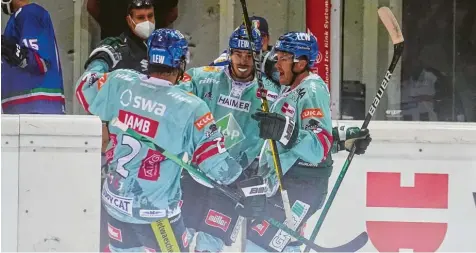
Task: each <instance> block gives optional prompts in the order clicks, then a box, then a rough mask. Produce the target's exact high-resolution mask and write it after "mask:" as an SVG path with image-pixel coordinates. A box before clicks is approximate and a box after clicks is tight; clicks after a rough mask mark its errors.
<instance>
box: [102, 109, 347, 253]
mask: <svg viewBox="0 0 476 253" xmlns="http://www.w3.org/2000/svg"><path fill="white" fill-rule="evenodd" d="M110 125H112V126H115V127H117V128H119V129H121V130H122V131H124V132H125V133H127V134H129V135H130V136H132V137H133V138H135V139H137V140H140V141H141V142H142V143H144V144H145V145H147V146H148V147H149V148H151V149H154V150H157V151H159V152H160V153H162V155H164V156H165V157H167V158H168V159H170V160H171V161H173V162H175V163H176V164H178V165H180V166H181V167H182V168H184V169H185V170H187V171H188V173H190V174H191V175H192V176H195V177H197V178H199V179H201V180H202V181H204V182H205V183H208V184H210V185H212V186H213V187H214V188H216V189H217V190H219V191H221V192H222V193H223V194H225V196H227V197H229V198H230V199H231V200H233V201H234V202H236V203H238V204H240V205H241V206H243V204H242V203H241V200H242V199H241V197H242V195H241V194H239V193H238V192H236V191H234V190H233V189H230V188H229V187H227V186H223V185H220V184H218V183H217V182H215V181H213V180H211V179H210V178H209V177H208V176H206V175H205V174H204V173H203V172H202V171H200V170H198V169H196V168H195V167H193V166H192V165H190V164H188V163H185V162H184V161H183V160H182V159H180V158H179V157H178V156H176V155H175V154H172V153H169V152H168V151H167V150H165V149H164V148H162V147H160V146H159V145H157V144H156V143H155V141H154V140H153V139H151V138H149V137H146V136H143V135H141V134H139V133H137V132H136V131H134V130H133V129H131V128H129V126H127V125H126V124H124V123H123V122H121V121H120V120H118V119H117V118H116V119H113V120H112V121H111V122H110ZM259 218H262V219H264V220H266V221H268V222H269V223H270V224H271V225H273V226H275V227H277V228H279V229H281V230H283V231H284V232H286V233H287V234H288V235H289V236H291V237H294V238H296V239H297V240H299V241H300V242H302V243H304V245H306V246H308V247H310V248H311V249H313V250H316V251H322V252H335V251H336V250H335V249H327V248H323V247H319V246H317V245H316V244H314V243H313V242H311V241H309V240H308V239H306V238H304V237H302V236H301V235H300V234H298V233H297V232H296V231H293V230H292V229H290V228H288V227H287V226H286V225H284V224H282V223H281V222H279V221H277V220H275V219H273V218H271V217H259ZM337 249H338V250H337V252H340V251H346V250H345V249H342V248H337Z"/></svg>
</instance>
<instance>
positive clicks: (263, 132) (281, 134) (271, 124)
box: [251, 111, 299, 148]
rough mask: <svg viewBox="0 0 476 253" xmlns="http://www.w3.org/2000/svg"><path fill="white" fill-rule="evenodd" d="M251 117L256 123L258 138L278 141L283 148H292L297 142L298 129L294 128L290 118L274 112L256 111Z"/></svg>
mask: <svg viewBox="0 0 476 253" xmlns="http://www.w3.org/2000/svg"><path fill="white" fill-rule="evenodd" d="M251 117H252V118H253V119H254V120H256V121H258V127H259V130H260V131H259V137H261V138H262V139H265V140H266V139H272V140H275V141H279V142H281V143H282V144H283V145H284V148H290V147H292V146H293V144H294V142H295V141H296V140H297V137H298V134H299V129H298V128H297V127H295V123H294V121H293V120H292V119H291V118H289V117H287V116H283V115H280V114H277V113H274V112H273V113H268V112H262V111H258V112H257V113H255V114H253V115H251Z"/></svg>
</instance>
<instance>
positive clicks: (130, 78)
mask: <svg viewBox="0 0 476 253" xmlns="http://www.w3.org/2000/svg"><path fill="white" fill-rule="evenodd" d="M115 77H117V78H120V79H122V80H124V81H127V82H132V81H134V78H132V76H130V75H127V74H124V73H119V74H117V75H116V76H115Z"/></svg>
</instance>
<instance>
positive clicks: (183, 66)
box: [175, 60, 187, 84]
mask: <svg viewBox="0 0 476 253" xmlns="http://www.w3.org/2000/svg"><path fill="white" fill-rule="evenodd" d="M186 67H187V62H186V61H185V60H183V61H182V62H181V63H180V67H179V68H178V72H179V74H178V75H177V79H176V80H175V84H178V82H179V81H181V80H182V79H183V75H184V73H185V69H186Z"/></svg>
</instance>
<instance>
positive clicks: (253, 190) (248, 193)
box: [235, 176, 267, 218]
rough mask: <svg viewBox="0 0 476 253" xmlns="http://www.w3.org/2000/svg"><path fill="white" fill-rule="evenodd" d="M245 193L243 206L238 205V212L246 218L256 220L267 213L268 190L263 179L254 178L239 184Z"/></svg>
mask: <svg viewBox="0 0 476 253" xmlns="http://www.w3.org/2000/svg"><path fill="white" fill-rule="evenodd" d="M237 185H238V189H239V190H241V192H242V193H243V198H242V201H241V202H242V203H243V206H242V205H240V204H237V205H236V207H235V210H236V212H237V213H238V214H239V215H240V216H243V217H245V218H255V217H258V216H261V215H263V214H264V213H265V212H266V190H267V187H266V185H265V184H264V181H263V178H262V177H260V176H253V177H250V178H248V179H245V180H242V181H240V182H238V183H237Z"/></svg>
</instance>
